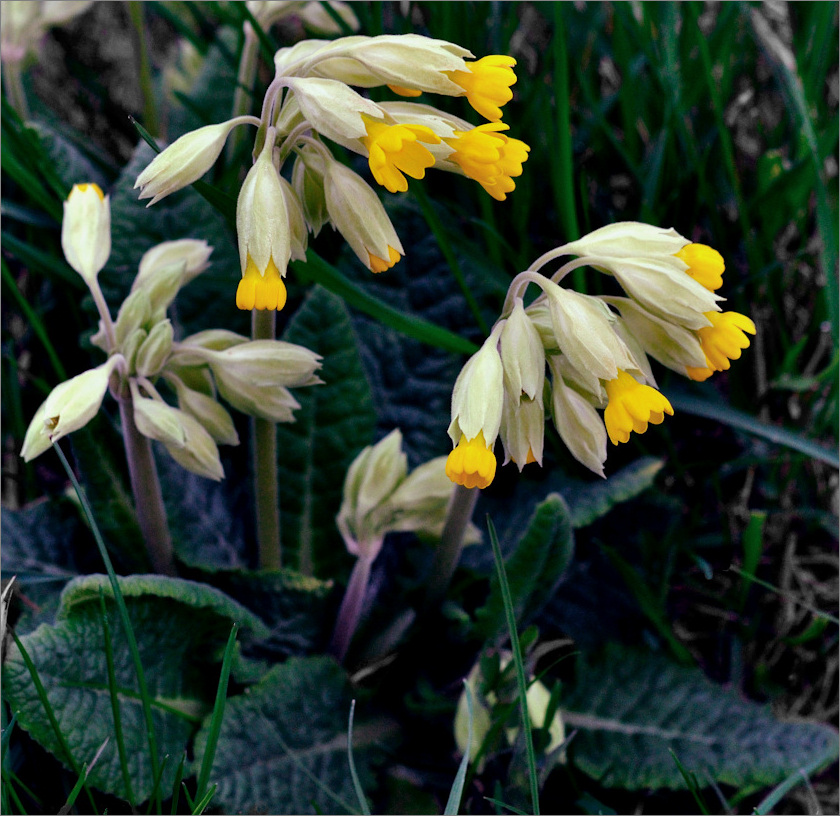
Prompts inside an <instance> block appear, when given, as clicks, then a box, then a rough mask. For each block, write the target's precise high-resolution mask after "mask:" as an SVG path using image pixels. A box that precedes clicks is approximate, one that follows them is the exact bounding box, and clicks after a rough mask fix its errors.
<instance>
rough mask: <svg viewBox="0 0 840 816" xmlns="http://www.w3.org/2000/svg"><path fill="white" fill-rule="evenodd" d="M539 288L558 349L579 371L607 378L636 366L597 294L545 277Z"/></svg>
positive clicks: (608, 311)
mask: <svg viewBox="0 0 840 816" xmlns="http://www.w3.org/2000/svg"><path fill="white" fill-rule="evenodd" d="M543 289H544V291H545V293H546V295H547V296H548V308H549V312H550V314H551V323H552V326H553V328H554V336H555V338H556V340H557V345H558V346H559V348H560V351H562V352H563V354H565V355H566V356H567V357H568V358H569V361H570V362H571V363H572V365H574V366H575V367H576V368H578V369H580V370H581V371H586V372H589V373H591V374H592V375H594V376H595V377H598V378H599V379H601V380H611V379H614V378H615V377H616V376H617V372H618V369H620V368H623V369H636V368H637V366H636V363H635V362H634V360H633V357H632V355H631V354H630V352H629V351H628V349H627V347H626V346H625V344H624V343H623V342H622V341H621V340H620V339H619V337H618V336H617V335H616V333H615V332H614V331H613V326H612V324H613V322H614V321H615V317H614V315H613V314H612V312H610V310H609V308H608V307H607V305H606V304H605V303H604V302H603V301H602V300H599V299H598V298H595V297H591V296H589V295H581V294H578V293H577V292H574V291H572V290H571V289H564V288H563V287H560V286H558V285H557V284H555V283H552V282H551V281H546V282H545V283H544V285H543Z"/></svg>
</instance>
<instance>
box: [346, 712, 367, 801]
mask: <svg viewBox="0 0 840 816" xmlns="http://www.w3.org/2000/svg"><path fill="white" fill-rule="evenodd" d="M355 711H356V701H355V700H352V701H351V702H350V719H349V721H348V723H347V761H348V763H349V764H350V776H351V778H352V779H353V787H354V788H355V789H356V796H357V797H358V799H359V804H360V805H361V806H362V813H364V814H365V816H370V808H369V807H368V802H367V797H366V796H365V792H364V790H363V789H362V783H361V782H360V781H359V774H358V773H356V763H355V762H354V761H353V713H354V712H355Z"/></svg>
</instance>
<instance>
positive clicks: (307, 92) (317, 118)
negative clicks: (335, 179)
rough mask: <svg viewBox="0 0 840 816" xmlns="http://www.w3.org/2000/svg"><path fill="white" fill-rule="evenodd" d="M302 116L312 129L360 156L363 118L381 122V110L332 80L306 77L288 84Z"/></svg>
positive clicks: (363, 130) (289, 81)
mask: <svg viewBox="0 0 840 816" xmlns="http://www.w3.org/2000/svg"><path fill="white" fill-rule="evenodd" d="M288 83H289V87H290V88H291V89H292V90H293V91H294V94H295V98H296V99H297V103H298V105H299V106H300V109H301V111H302V112H303V115H304V116H305V117H306V119H307V120H308V121H309V122H310V123H311V124H312V127H313V128H314V129H315V130H317V131H318V133H321V134H322V135H324V136H326V137H327V138H328V139H332V140H333V141H334V142H337V143H338V144H340V145H343V146H344V147H347V148H349V149H350V150H353V151H355V152H356V153H359V152H361V150H360V147H359V142H358V140H359V139H363V138H364V137H365V136H367V130H366V128H365V123H364V121H363V120H362V114H365V115H367V116H369V117H371V118H372V119H377V120H382V121H384V118H385V114H384V113H383V111H382V109H381V108H380V107H379V106H378V105H377V104H376V103H375V102H372V101H371V100H370V99H367V98H365V97H364V96H361V95H360V94H358V93H356V92H355V91H354V90H353V89H352V88H349V87H348V86H347V85H346V84H345V83H344V82H340V81H338V80H335V79H320V78H318V77H306V78H300V79H290V80H288Z"/></svg>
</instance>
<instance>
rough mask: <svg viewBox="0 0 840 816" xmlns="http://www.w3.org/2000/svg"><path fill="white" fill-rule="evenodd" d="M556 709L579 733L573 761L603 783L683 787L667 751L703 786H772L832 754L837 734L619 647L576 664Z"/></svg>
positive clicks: (665, 662) (698, 673)
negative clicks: (788, 717) (783, 718)
mask: <svg viewBox="0 0 840 816" xmlns="http://www.w3.org/2000/svg"><path fill="white" fill-rule="evenodd" d="M561 707H562V709H563V717H564V720H565V724H566V728H567V729H568V730H572V729H574V730H576V731H577V735H576V736H575V739H574V742H573V743H572V746H573V747H572V748H571V754H572V757H573V760H574V762H575V764H576V765H577V766H578V767H579V768H581V769H582V770H583V771H585V772H586V773H587V774H589V775H590V776H592V777H594V778H595V779H597V780H598V781H599V782H600V783H601V784H602V785H605V786H607V787H622V788H627V789H630V790H640V789H644V788H684V787H685V780H684V779H683V777H682V775H681V774H680V772H679V769H678V768H677V764H676V763H675V762H674V759H673V757H672V756H671V754H670V753H669V749H670V750H672V751H673V752H674V753H675V754H676V755H677V756H678V757H679V760H680V762H682V764H683V765H684V766H685V768H686V769H688V770H689V771H692V772H693V773H695V774H696V775H697V777H698V779H699V780H700V782H701V784H702V783H703V782H704V781H705V780H707V779H708V780H715V781H717V782H721V783H725V784H728V785H733V786H735V787H746V786H752V785H757V786H765V785H773V784H776V783H778V782H781V781H782V780H783V779H785V778H786V777H787V776H789V775H790V774H792V773H795V772H796V770H797V768H802V767H805V766H807V765H809V764H811V763H819V762H820V760H822V761H824V762H825V763H826V764H828V763H829V762H831V761H832V760H833V759H836V757H837V732H836V731H835V730H834V729H833V728H831V727H829V726H827V725H823V724H816V723H803V722H782V721H780V720H777V719H776V718H775V717H774V716H773V714H772V712H771V710H770V708H769V706H764V705H759V704H757V703H753V702H751V701H749V700H746V699H744V698H743V697H742V696H741V695H740V694H738V692H737V691H735V690H732V689H726V688H723V687H722V686H718V685H716V684H715V683H712V682H711V681H710V680H709V679H707V678H706V677H705V676H704V675H703V673H702V672H701V671H700V669H697V668H686V667H683V666H679V665H677V664H675V663H672V662H671V661H669V660H668V659H667V658H666V657H664V656H663V655H661V654H651V653H645V652H641V651H636V650H631V649H626V648H624V647H620V646H618V645H616V644H613V645H612V646H611V647H610V648H608V649H606V650H605V651H604V652H603V653H601V655H600V656H598V657H594V658H593V657H590V658H583V659H581V660H580V662H579V664H578V668H577V677H576V680H575V682H574V684H573V685H572V686H570V687H568V688H567V689H566V691H565V693H564V695H563V698H562V699H561Z"/></svg>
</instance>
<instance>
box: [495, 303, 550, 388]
mask: <svg viewBox="0 0 840 816" xmlns="http://www.w3.org/2000/svg"><path fill="white" fill-rule="evenodd" d="M499 346H500V350H501V355H502V365H503V367H504V372H505V387H506V388H507V392H508V394H509V395H510V397H511V398H512V399H514V400H516V401H518V400H519V398H520V396H521V395H522V394H523V393H524V394H527V395H528V397H529V398H530V399H532V400H533V399H536V398H537V397H539V398H540V399H542V388H543V382H544V381H545V349H544V348H543V344H542V341H541V339H540V334H539V332H538V331H537V329H536V327H535V326H534V324H533V323H532V322H531V320H530V318H529V317H528V315H527V313H526V312H525V307H524V306H523V303H522V298H517V299H516V303H515V304H514V307H513V311H512V312H511V313H510V317H508V318H507V320H506V321H505V323H504V328H503V329H502V334H501V338H500V342H499Z"/></svg>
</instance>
